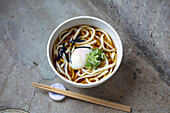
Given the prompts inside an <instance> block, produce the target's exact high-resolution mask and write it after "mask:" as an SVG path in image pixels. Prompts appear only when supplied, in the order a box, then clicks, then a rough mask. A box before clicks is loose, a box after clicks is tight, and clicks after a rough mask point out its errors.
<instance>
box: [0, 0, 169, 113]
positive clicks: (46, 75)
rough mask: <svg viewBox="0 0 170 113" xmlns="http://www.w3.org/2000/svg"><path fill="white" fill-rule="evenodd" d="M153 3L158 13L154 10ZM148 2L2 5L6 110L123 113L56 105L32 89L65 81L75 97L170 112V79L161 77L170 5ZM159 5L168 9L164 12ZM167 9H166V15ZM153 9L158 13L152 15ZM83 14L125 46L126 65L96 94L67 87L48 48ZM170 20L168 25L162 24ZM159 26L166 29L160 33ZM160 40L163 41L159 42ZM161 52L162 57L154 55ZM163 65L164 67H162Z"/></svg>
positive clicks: (0, 98) (137, 111)
mask: <svg viewBox="0 0 170 113" xmlns="http://www.w3.org/2000/svg"><path fill="white" fill-rule="evenodd" d="M152 2H153V3H155V5H156V6H157V7H156V8H155V7H154V8H152V7H153V6H154V5H153V4H152ZM121 3H122V4H121ZM142 3H145V1H141V2H135V1H127V2H126V3H123V2H121V1H116V0H115V1H114V2H113V1H85V0H79V1H78V0H59V1H56V0H50V1H45V0H37V1H33V0H29V1H28V0H27V1H26V0H25V1H24V0H23V1H19V0H1V1H0V110H4V109H8V108H16V109H23V110H24V111H28V112H31V113H49V112H51V113H56V112H57V113H70V112H71V113H80V112H81V113H105V112H108V113H113V112H114V113H123V112H122V111H118V110H115V109H111V108H107V107H103V106H99V105H95V104H91V103H86V102H83V101H79V100H75V99H71V98H66V99H65V100H64V101H62V102H55V101H53V100H51V99H50V98H49V96H48V92H47V91H44V90H40V89H37V88H33V87H32V86H31V83H32V82H37V83H42V84H46V85H51V84H53V83H56V82H59V83H62V84H63V85H65V86H66V88H67V89H68V90H71V91H74V92H78V93H82V94H87V95H90V96H94V97H97V98H101V99H105V100H109V101H113V102H118V103H121V104H125V105H129V106H131V107H132V112H133V113H168V112H169V111H170V107H169V105H170V101H169V93H170V87H169V86H168V85H167V83H166V82H165V81H164V80H168V79H164V80H163V79H162V77H161V76H165V75H167V76H168V68H169V67H168V62H169V56H168V55H169V53H168V52H169V51H168V46H169V44H168V43H169V38H168V35H169V33H168V32H167V33H163V32H161V31H165V32H166V31H168V29H169V28H168V26H169V25H168V16H166V15H168V14H166V13H167V11H169V9H168V7H169V6H167V5H168V3H169V1H162V2H157V1H154V0H152V1H151V2H150V1H148V3H150V4H148V3H145V4H144V5H143V4H142ZM109 4H110V5H109ZM159 4H163V5H162V6H161V8H160V7H159ZM164 5H166V6H164ZM132 6H133V8H132ZM142 6H143V7H142ZM163 6H164V7H165V9H166V10H162V8H163ZM135 7H136V8H135ZM159 8H160V10H159ZM133 9H135V10H133ZM163 9H164V8H163ZM153 10H156V14H155V13H153V14H152V13H151V11H153ZM157 10H158V12H157ZM140 11H141V13H140ZM161 11H164V13H162V16H164V17H165V18H163V17H162V16H157V14H161ZM125 12H126V13H125ZM135 12H136V13H135ZM144 12H145V13H146V14H147V13H148V14H149V15H151V16H147V15H145V13H144ZM123 13H125V14H123ZM80 15H89V16H95V17H98V18H101V19H103V20H105V21H106V22H108V23H109V24H111V25H112V26H113V27H114V28H115V29H116V31H117V32H118V34H119V35H120V37H121V40H122V42H123V47H124V57H123V61H122V64H121V66H120V68H119V70H118V71H117V72H116V74H115V75H114V76H113V77H112V78H111V79H109V80H108V81H107V82H105V83H104V84H102V85H100V86H98V87H95V88H90V89H80V88H75V87H72V86H69V85H68V84H66V83H65V82H63V81H62V80H61V79H59V78H58V77H57V76H55V74H54V72H53V71H52V70H51V69H50V66H49V64H48V62H47V58H46V45H47V41H48V38H49V36H50V34H51V33H52V31H53V30H54V29H55V28H56V27H57V26H58V25H59V24H60V23H61V22H63V21H65V20H67V19H69V18H71V17H75V16H80ZM138 15H139V17H140V18H138ZM144 17H145V18H144ZM156 17H157V18H156ZM147 19H148V20H147ZM150 19H152V21H151V20H150ZM159 19H160V20H161V21H162V23H159ZM165 20H167V23H166V24H165V23H164V24H165V25H162V24H163V21H165ZM138 21H139V22H138ZM150 21H151V22H153V24H150V23H151V22H150ZM137 24H140V25H137ZM158 24H159V25H160V26H162V27H161V28H159V27H158ZM146 26H147V27H146ZM151 26H152V27H151ZM148 29H149V30H148ZM150 29H151V31H152V32H150ZM159 35H161V38H159V37H157V36H159ZM147 36H148V37H147ZM164 40H166V41H164ZM147 42H148V44H147ZM153 42H154V43H153ZM165 42H166V43H165ZM151 43H152V44H151ZM153 44H154V45H155V46H153ZM163 45H164V46H165V47H163ZM150 46H151V47H150ZM152 46H153V47H152ZM156 49H157V50H158V51H160V52H161V53H162V54H158V55H154V53H155V50H156ZM151 56H153V57H151ZM158 57H159V58H160V60H162V62H164V61H167V62H166V63H165V64H164V65H165V66H167V69H164V66H163V65H162V64H161V61H159V60H157V59H156V58H158ZM153 58H155V59H153ZM153 64H154V65H153ZM158 64H159V65H160V66H162V67H161V68H157V66H158ZM158 69H161V70H162V71H160V70H158Z"/></svg>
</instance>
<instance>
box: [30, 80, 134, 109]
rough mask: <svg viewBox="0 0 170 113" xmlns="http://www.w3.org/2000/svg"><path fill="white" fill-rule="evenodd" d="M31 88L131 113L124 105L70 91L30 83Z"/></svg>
mask: <svg viewBox="0 0 170 113" xmlns="http://www.w3.org/2000/svg"><path fill="white" fill-rule="evenodd" d="M32 86H33V87H37V88H40V89H44V90H47V91H50V92H54V93H58V94H62V95H65V96H68V97H72V98H75V99H79V100H83V101H86V102H91V103H95V104H99V105H103V106H106V107H110V108H114V109H118V110H122V111H126V112H130V111H131V108H130V107H129V106H125V105H122V104H118V103H114V102H110V101H106V100H102V99H99V98H95V97H91V96H87V95H83V94H79V93H75V92H72V91H67V90H63V89H59V88H54V87H50V86H46V85H43V84H37V83H32Z"/></svg>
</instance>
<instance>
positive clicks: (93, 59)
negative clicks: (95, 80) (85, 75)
mask: <svg viewBox="0 0 170 113" xmlns="http://www.w3.org/2000/svg"><path fill="white" fill-rule="evenodd" d="M102 60H105V53H104V52H103V50H101V49H92V51H91V52H89V54H87V57H86V67H87V68H90V69H97V67H98V66H99V65H100V64H101V61H102Z"/></svg>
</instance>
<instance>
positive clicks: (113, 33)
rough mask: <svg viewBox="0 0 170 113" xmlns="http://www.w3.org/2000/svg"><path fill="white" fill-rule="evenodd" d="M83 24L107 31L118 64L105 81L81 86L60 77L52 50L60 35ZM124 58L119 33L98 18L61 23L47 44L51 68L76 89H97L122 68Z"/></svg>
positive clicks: (89, 17) (69, 20)
mask: <svg viewBox="0 0 170 113" xmlns="http://www.w3.org/2000/svg"><path fill="white" fill-rule="evenodd" d="M82 24H87V25H92V26H96V27H99V28H101V29H103V30H105V31H106V32H107V33H108V34H109V35H110V36H111V38H112V39H113V41H114V44H115V46H116V48H117V55H118V56H117V64H116V66H115V68H114V71H113V72H112V74H111V75H108V76H106V77H105V78H104V79H101V80H100V81H98V82H95V83H92V84H80V83H75V82H72V81H69V80H67V79H66V78H64V77H63V76H62V75H60V74H59V73H58V72H57V71H56V69H55V67H54V65H53V63H52V48H53V45H54V42H55V40H56V39H57V37H58V35H59V34H60V33H61V32H62V31H63V30H65V29H68V28H71V27H73V26H76V25H82ZM122 56H123V47H122V43H121V40H120V37H119V35H118V34H117V32H116V31H115V29H114V28H113V27H112V26H111V25H109V24H108V23H106V22H105V21H103V20H101V19H99V18H96V17H91V16H78V17H74V18H71V19H68V20H66V21H64V22H63V23H61V24H60V25H59V26H58V27H57V28H56V29H55V30H54V31H53V32H52V34H51V36H50V38H49V40H48V44H47V58H48V62H49V64H50V66H51V68H52V69H53V71H54V72H55V73H56V74H57V75H58V76H59V77H60V78H61V79H62V80H64V81H65V82H66V83H69V84H70V85H72V86H75V87H80V88H91V87H95V86H98V85H100V84H102V83H103V82H105V81H106V80H108V79H109V78H110V77H111V76H113V75H114V73H115V72H116V71H117V69H118V68H119V66H120V63H121V60H122Z"/></svg>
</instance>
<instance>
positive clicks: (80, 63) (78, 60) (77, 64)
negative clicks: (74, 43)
mask: <svg viewBox="0 0 170 113" xmlns="http://www.w3.org/2000/svg"><path fill="white" fill-rule="evenodd" d="M89 52H90V49H88V48H77V49H75V50H74V51H73V53H72V54H71V63H70V65H71V67H72V68H73V69H81V68H83V67H84V66H85V64H86V55H87V54H88V53H89Z"/></svg>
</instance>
